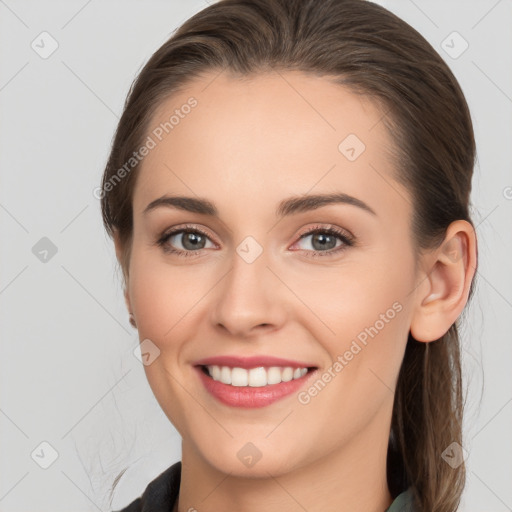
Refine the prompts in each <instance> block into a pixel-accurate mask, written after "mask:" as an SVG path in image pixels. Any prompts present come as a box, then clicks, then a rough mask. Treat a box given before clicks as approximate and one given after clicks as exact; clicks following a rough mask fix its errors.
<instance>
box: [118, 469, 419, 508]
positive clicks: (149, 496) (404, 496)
mask: <svg viewBox="0 0 512 512" xmlns="http://www.w3.org/2000/svg"><path fill="white" fill-rule="evenodd" d="M180 477H181V461H178V462H176V463H175V464H173V465H172V466H170V467H169V468H167V469H166V470H165V471H164V472H163V473H160V475H158V476H157V477H156V478H155V479H154V480H152V481H151V482H150V483H149V484H148V485H147V487H146V490H145V491H144V492H143V493H142V495H141V496H140V497H138V498H137V499H135V500H134V501H132V502H131V503H130V504H129V505H127V506H126V507H125V508H123V509H120V510H117V511H113V512H171V511H172V509H173V507H174V505H175V504H176V501H177V500H178V494H179V490H180ZM385 512H414V508H413V507H412V493H411V490H410V489H407V490H406V491H404V492H403V493H401V494H399V495H398V496H397V497H396V498H395V500H394V501H393V503H392V504H391V506H390V507H389V508H388V509H387V510H385Z"/></svg>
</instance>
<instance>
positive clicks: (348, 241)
mask: <svg viewBox="0 0 512 512" xmlns="http://www.w3.org/2000/svg"><path fill="white" fill-rule="evenodd" d="M178 233H199V234H201V235H203V236H204V237H206V238H208V239H210V236H209V235H208V233H206V232H205V231H203V230H202V229H200V228H198V227H196V226H193V225H186V226H183V227H180V228H177V229H173V230H171V231H168V232H166V233H164V234H163V235H162V236H161V237H160V238H159V239H158V240H157V241H156V244H157V245H158V246H159V247H161V248H162V249H163V250H164V251H165V252H167V253H172V254H176V255H177V256H184V257H191V256H192V257H193V256H196V255H197V253H200V252H201V251H202V250H203V249H199V250H197V251H183V250H181V249H174V248H170V247H168V246H167V245H166V244H167V241H168V240H169V238H170V237H171V236H173V235H176V234H178ZM319 233H322V234H326V235H334V236H336V237H338V238H339V239H341V241H342V242H343V245H341V246H340V247H338V248H336V249H329V250H328V251H306V252H308V253H311V254H310V255H309V256H308V257H312V258H316V257H324V256H332V255H334V254H338V253H340V252H342V251H345V250H346V249H347V248H348V247H353V246H354V245H355V238H354V237H353V236H351V235H349V234H348V233H346V232H345V231H341V230H340V229H338V228H335V227H333V226H331V227H330V228H325V227H323V226H314V227H313V228H310V229H309V230H308V231H306V232H305V233H302V234H301V235H300V236H299V240H302V239H303V238H306V237H307V236H310V235H316V234H319Z"/></svg>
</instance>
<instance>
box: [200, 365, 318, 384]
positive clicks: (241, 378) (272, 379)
mask: <svg viewBox="0 0 512 512" xmlns="http://www.w3.org/2000/svg"><path fill="white" fill-rule="evenodd" d="M206 368H207V369H208V373H209V374H210V377H212V379H213V380H216V381H218V382H222V383H223V384H231V385H232V386H239V387H242V386H245V387H246V386H250V387H255V388H258V387H262V386H267V385H272V384H279V383H280V382H289V381H290V380H293V379H300V378H301V377H303V376H304V375H306V373H307V372H308V369H307V368H292V367H291V366H286V367H281V366H271V367H269V368H265V367H263V366H259V367H257V368H251V369H250V370H246V369H245V368H238V367H235V368H230V367H229V366H222V367H221V366H216V365H210V366H207V367H206Z"/></svg>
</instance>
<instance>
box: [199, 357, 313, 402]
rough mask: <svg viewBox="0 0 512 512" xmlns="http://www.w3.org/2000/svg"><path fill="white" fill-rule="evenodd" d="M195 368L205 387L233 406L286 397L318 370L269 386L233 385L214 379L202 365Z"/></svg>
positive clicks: (275, 400) (273, 400)
mask: <svg viewBox="0 0 512 512" xmlns="http://www.w3.org/2000/svg"><path fill="white" fill-rule="evenodd" d="M195 369H196V370H197V371H198V373H199V378H200V379H201V381H202V382H203V384H204V387H205V388H206V389H207V390H208V391H209V392H210V393H211V394H212V395H213V396H214V397H215V398H217V399H218V400H219V401H221V402H222V403H223V404H226V405H229V406H231V407H245V408H255V407H265V406H266V405H270V404H272V403H274V402H277V401H278V400H281V399H282V398H285V397H287V396H289V395H291V394H293V393H295V392H297V391H298V390H299V389H300V388H301V387H302V386H303V385H304V383H305V382H306V381H307V380H308V379H309V378H310V377H311V375H312V374H314V373H315V372H316V369H315V370H312V371H308V373H306V374H305V375H303V376H302V377H300V378H299V379H293V380H290V381H288V382H280V383H279V384H271V385H268V386H260V387H251V386H231V385H229V384H224V383H222V382H219V381H216V380H213V379H212V378H211V377H209V376H208V375H206V374H205V373H204V372H203V369H202V367H200V366H196V367H195Z"/></svg>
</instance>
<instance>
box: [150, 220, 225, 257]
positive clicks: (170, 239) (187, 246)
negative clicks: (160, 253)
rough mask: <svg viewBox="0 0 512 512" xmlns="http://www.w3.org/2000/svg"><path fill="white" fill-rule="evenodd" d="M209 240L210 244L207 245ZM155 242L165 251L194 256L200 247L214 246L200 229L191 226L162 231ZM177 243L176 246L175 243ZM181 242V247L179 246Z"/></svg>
mask: <svg viewBox="0 0 512 512" xmlns="http://www.w3.org/2000/svg"><path fill="white" fill-rule="evenodd" d="M208 242H210V244H211V245H210V246H208V245H207V244H208ZM157 244H158V245H159V246H160V247H162V249H163V250H164V251H165V252H169V253H175V254H178V255H180V256H195V254H194V253H198V252H200V251H201V249H207V248H211V247H215V244H214V243H213V242H211V240H210V237H209V236H208V235H207V234H206V233H205V232H204V231H202V230H201V229H199V228H197V227H195V226H194V227H192V226H185V227H181V228H175V229H173V230H171V231H167V232H166V233H164V234H163V235H162V236H161V237H160V238H159V239H158V240H157ZM176 244H178V248H176V247H175V245H176ZM179 244H181V247H182V248H180V247H179Z"/></svg>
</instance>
